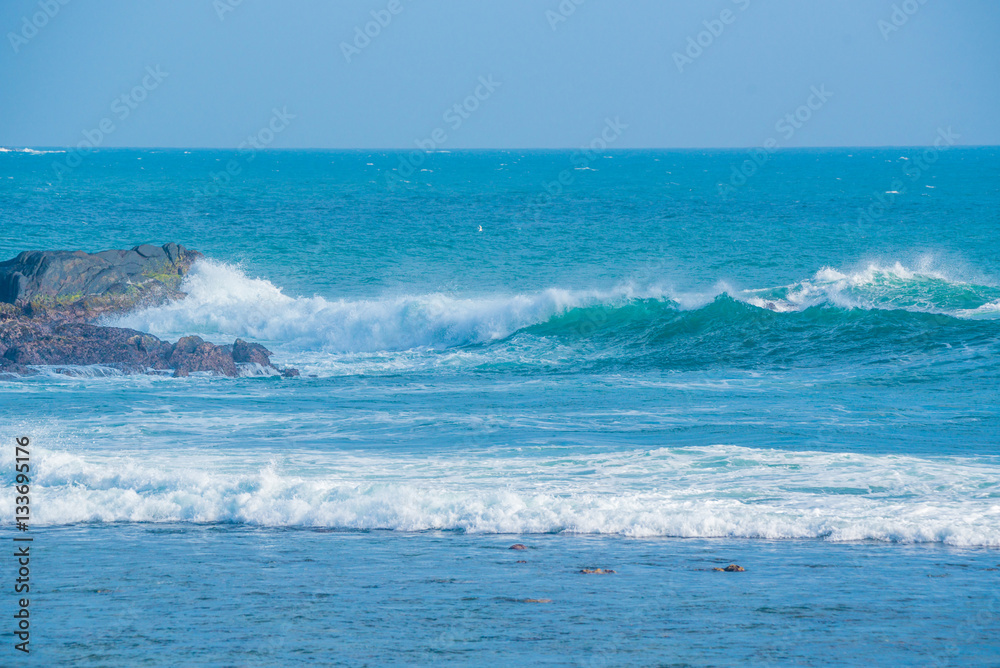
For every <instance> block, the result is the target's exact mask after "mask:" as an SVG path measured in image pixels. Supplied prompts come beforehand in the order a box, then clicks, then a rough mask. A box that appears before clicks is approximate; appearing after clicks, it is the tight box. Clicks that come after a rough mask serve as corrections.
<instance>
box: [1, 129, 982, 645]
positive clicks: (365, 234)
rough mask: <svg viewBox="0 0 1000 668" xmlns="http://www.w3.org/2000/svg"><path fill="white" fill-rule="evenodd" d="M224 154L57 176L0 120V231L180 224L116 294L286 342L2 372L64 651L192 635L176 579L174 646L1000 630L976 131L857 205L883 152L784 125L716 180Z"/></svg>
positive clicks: (199, 322)
mask: <svg viewBox="0 0 1000 668" xmlns="http://www.w3.org/2000/svg"><path fill="white" fill-rule="evenodd" d="M231 157H233V156H232V155H231V154H229V153H224V152H214V151H193V152H183V151H124V150H123V151H100V152H95V153H94V154H92V155H91V156H88V158H87V159H86V161H85V162H84V164H83V165H82V166H81V167H79V168H78V169H76V170H75V171H74V172H72V173H71V174H70V175H68V176H66V177H65V178H64V179H63V180H62V181H59V180H57V179H56V178H55V176H54V175H53V173H52V169H51V164H50V163H51V159H52V156H51V155H49V154H46V153H25V152H4V153H0V219H2V220H3V221H4V222H3V225H2V227H0V250H2V251H3V252H2V253H0V255H2V256H3V257H5V258H6V257H11V256H13V255H14V254H16V253H17V252H19V251H21V250H27V249H34V248H73V249H75V248H82V249H85V250H90V251H96V250H101V249H105V248H112V247H127V246H132V245H136V244H139V243H144V242H155V243H164V242H166V241H177V242H180V243H184V244H185V245H187V246H189V247H193V248H197V249H199V250H201V251H202V252H204V253H205V254H206V260H204V261H203V262H201V263H199V264H198V265H196V266H195V268H194V270H193V271H192V272H191V274H190V275H189V276H188V277H187V278H186V280H185V284H184V289H185V290H186V291H187V292H188V297H187V299H185V300H184V301H182V302H177V303H174V304H170V305H167V306H161V307H157V308H151V309H146V310H142V311H137V312H133V313H130V314H126V315H125V316H122V317H120V318H118V319H116V320H115V321H113V322H111V323H109V324H117V325H121V326H127V327H134V328H137V329H141V330H144V331H148V332H151V333H153V334H155V335H157V336H160V337H162V338H168V339H174V338H176V337H179V336H181V335H186V334H199V335H201V336H203V337H204V338H206V339H209V340H213V341H219V342H225V341H231V340H233V339H234V338H236V337H242V338H249V339H253V340H256V341H260V342H262V343H264V344H265V345H267V346H268V347H269V348H270V349H271V350H273V351H274V352H275V359H276V360H277V361H279V362H280V363H282V364H288V365H291V366H295V367H297V368H299V369H300V370H301V371H302V372H303V377H302V378H299V379H295V380H289V379H280V378H239V379H223V378H205V377H190V378H184V379H174V378H166V377H162V376H153V375H150V376H141V375H140V376H125V375H122V374H120V373H117V372H116V371H115V370H113V369H102V368H93V367H90V368H76V369H63V370H52V369H47V370H43V373H41V374H40V375H38V376H35V377H31V378H12V377H6V378H2V379H0V394H2V397H3V402H4V407H5V410H4V415H3V419H2V423H0V432H2V434H3V437H4V439H5V440H6V442H10V441H11V439H12V438H13V436H14V435H23V434H28V435H30V436H31V437H32V440H33V443H34V444H35V448H34V451H33V455H32V456H33V467H34V469H35V480H34V484H33V488H34V490H33V494H34V498H33V504H34V512H35V518H34V519H35V523H36V526H37V528H36V529H34V530H35V531H37V536H38V540H39V541H41V542H42V543H41V546H40V549H41V551H42V554H43V555H44V558H43V559H42V560H41V565H39V569H49V570H48V571H47V572H48V573H50V574H51V575H50V576H49V577H50V579H49V580H48V581H46V583H45V584H44V585H40V586H41V587H42V589H41V590H40V593H39V597H40V599H41V600H44V601H45V602H46V606H47V609H50V610H51V613H49V612H46V613H44V614H47V615H50V616H49V617H48V618H47V620H46V621H40V622H39V625H40V626H39V628H44V629H46V630H45V632H44V633H46V634H48V635H47V636H46V638H47V639H45V640H44V642H42V641H40V645H42V644H44V645H45V649H44V651H45V652H47V653H48V656H49V657H51V658H52V660H53V661H55V660H59V661H69V660H73V661H76V662H78V663H79V664H81V665H87V664H88V662H89V663H90V664H93V665H101V664H103V663H105V662H107V661H111V660H113V659H118V660H123V661H125V662H126V663H132V662H134V661H135V660H136V659H137V657H141V656H147V655H148V653H147V652H146V650H148V648H149V647H150V646H151V643H152V644H156V643H161V642H162V643H168V644H176V643H179V642H181V638H182V637H187V636H186V635H185V634H186V633H188V631H186V630H185V629H187V628H189V627H187V626H185V624H187V622H183V621H182V620H181V619H180V618H178V617H176V616H175V615H174V614H173V613H167V612H165V610H166V609H167V608H166V607H165V606H167V605H168V604H167V603H166V602H168V601H181V600H185V599H189V598H191V597H194V598H195V599H197V600H198V601H200V603H199V604H198V606H197V612H195V613H193V614H195V616H199V618H205V619H208V618H212V619H215V620H217V623H218V627H217V628H218V629H224V630H226V632H225V634H224V635H223V636H220V635H219V634H218V633H213V632H212V631H209V630H207V629H205V628H202V629H200V630H197V631H195V632H194V633H195V637H196V638H201V639H202V640H203V641H204V642H201V643H200V648H199V649H194V648H189V649H187V650H185V651H187V652H190V653H189V654H181V655H178V656H181V657H186V658H187V660H188V661H190V662H193V663H195V664H197V663H199V662H208V661H209V659H210V658H214V659H215V660H217V661H220V662H221V663H238V664H247V663H251V664H252V663H254V662H258V663H261V664H268V663H271V662H272V661H273V660H274V658H275V657H276V656H278V655H279V654H280V653H281V652H286V651H289V652H294V656H295V657H296V658H297V660H300V661H315V662H317V663H323V662H327V661H329V660H330V658H331V657H340V658H342V659H343V660H344V661H345V662H346V663H352V664H356V663H360V662H364V661H369V662H372V663H380V662H383V661H396V662H402V663H433V662H435V661H439V660H443V659H450V660H453V661H456V662H460V663H468V664H476V663H495V662H496V661H497V660H499V658H501V657H510V658H517V659H519V660H522V661H530V660H532V659H535V660H540V661H544V662H548V663H554V664H559V663H565V662H577V663H579V662H586V661H594V662H597V665H604V664H607V665H619V664H622V663H656V662H667V663H670V662H671V661H674V662H679V663H685V662H687V663H694V664H700V663H728V662H732V661H737V660H742V661H751V662H754V663H765V664H766V663H768V662H773V663H778V664H785V663H793V664H805V665H810V664H814V663H815V664H818V663H823V662H824V661H830V660H833V661H835V662H836V661H837V660H840V659H842V660H843V661H844V662H847V663H857V662H863V661H865V660H870V659H880V660H881V661H882V662H887V663H902V662H916V663H933V662H934V661H935V660H938V661H940V662H942V663H943V664H948V663H952V662H961V661H965V662H971V663H976V662H978V663H984V664H989V663H991V662H995V661H996V660H998V657H1000V647H998V645H997V642H996V638H997V637H1000V636H998V633H997V631H998V630H1000V628H998V615H1000V602H998V601H997V596H996V592H997V591H1000V586H998V585H1000V579H998V575H1000V571H995V570H989V569H990V568H995V567H996V564H997V562H1000V553H998V552H997V548H998V547H1000V458H998V448H997V446H998V444H1000V408H998V406H1000V392H998V389H1000V382H998V371H1000V363H998V352H1000V261H998V258H1000V236H998V233H997V230H998V229H1000V225H998V223H1000V216H998V213H997V211H998V208H997V204H998V195H1000V193H998V183H1000V180H998V179H997V176H998V175H1000V158H998V156H997V155H996V152H995V150H994V149H958V148H954V149H949V150H948V151H946V152H944V153H942V154H941V155H940V159H939V160H938V161H937V162H936V163H935V164H934V166H933V167H932V168H931V169H928V170H925V171H923V172H922V173H921V174H920V175H919V179H917V180H914V181H912V182H911V183H909V184H908V185H909V187H908V189H907V191H906V192H905V193H898V194H894V195H893V196H892V197H891V198H888V199H886V197H882V201H883V202H888V206H883V207H881V208H878V209H877V211H878V212H879V213H878V215H875V216H866V215H861V212H862V211H865V210H868V211H872V210H873V209H872V208H871V207H872V204H873V202H876V201H879V196H880V195H885V190H887V189H888V185H887V184H889V183H891V182H892V181H893V179H894V178H896V177H898V176H899V175H900V174H905V172H904V169H905V160H904V159H905V158H906V157H907V150H906V149H894V150H892V151H886V150H870V149H865V150H861V149H852V150H837V151H787V152H781V153H778V154H776V155H775V156H774V157H773V160H772V161H770V162H769V164H768V166H767V169H764V170H761V172H760V173H759V174H757V175H755V177H753V178H752V179H750V181H749V182H748V183H747V184H746V185H745V186H743V187H742V188H739V189H737V190H736V191H735V192H732V193H728V194H726V195H725V196H724V195H722V194H720V191H719V188H718V184H719V183H720V182H726V181H727V180H728V174H729V173H730V171H731V167H732V165H733V164H738V162H739V161H740V160H741V159H742V155H741V154H740V153H737V152H715V153H701V152H615V153H611V154H608V155H607V156H604V157H601V158H599V159H598V160H595V161H594V162H593V163H592V165H591V166H592V167H593V169H591V170H587V171H578V170H572V164H573V163H572V156H571V154H570V153H568V152H551V151H550V152H544V151H541V152H527V153H517V152H457V153H447V154H445V153H438V154H432V155H429V156H428V157H427V161H426V165H425V168H426V170H427V171H421V172H418V173H417V175H415V176H413V177H412V178H410V179H408V180H404V181H400V180H398V179H395V178H387V174H392V173H393V170H394V169H397V168H398V165H399V159H400V158H399V156H398V155H395V154H390V153H366V152H320V151H315V152H268V153H261V154H257V155H256V156H255V157H254V158H253V160H252V161H250V160H246V157H247V156H239V155H237V157H238V158H240V159H243V160H244V161H245V163H246V164H245V167H246V169H245V170H244V172H243V173H242V174H241V177H240V179H238V180H235V181H233V182H230V183H228V184H216V183H215V182H214V181H213V178H212V173H213V172H217V171H218V169H219V167H218V164H219V163H220V161H222V162H224V161H225V160H228V159H230V158H231ZM566 168H570V169H571V171H573V172H574V179H573V182H572V183H571V184H570V185H569V186H567V187H565V188H564V192H562V193H561V194H559V195H558V196H550V195H548V193H547V190H546V186H545V184H546V183H551V182H552V181H553V180H554V179H556V178H557V177H558V174H559V172H560V171H561V170H563V169H566ZM480 228H482V229H481V230H480ZM0 467H2V469H3V470H4V472H5V475H7V474H10V473H12V471H13V450H12V449H4V450H3V452H2V455H0ZM8 477H9V476H8ZM5 494H6V496H5V497H4V499H5V500H4V501H3V508H2V509H0V516H2V517H4V520H5V524H6V526H10V520H11V518H12V513H11V509H12V503H11V499H10V492H9V490H8V491H7V492H5ZM6 531H7V530H6V529H5V534H6ZM513 542H522V543H526V544H528V545H529V547H530V548H531V549H530V550H529V551H527V552H526V553H523V555H522V556H521V557H518V556H517V555H518V553H516V552H510V551H506V547H507V545H509V544H510V543H513ZM186 551H187V552H186ZM94 553H100V554H102V555H104V556H102V557H100V558H95V559H94V560H93V562H92V563H93V566H92V567H91V568H90V570H89V571H88V570H84V569H83V568H82V567H81V566H80V565H81V564H82V563H84V562H86V560H87V559H88V558H90V557H88V555H92V554H94ZM185 553H189V554H190V555H191V559H190V560H189V562H188V561H185V559H183V558H182V557H181V556H180V555H182V554H185ZM520 558H523V559H524V560H525V561H527V564H517V563H516V561H517V560H518V559H520ZM730 561H739V562H740V563H741V564H742V565H744V566H746V567H747V572H745V573H717V572H715V571H712V570H711V568H713V567H716V566H719V565H725V563H729V562H730ZM744 562H745V563H744ZM589 566H604V567H608V568H614V569H615V570H617V571H618V573H616V574H615V575H611V576H594V575H581V574H580V573H579V572H578V571H579V570H580V569H581V568H585V567H589ZM219 569H222V573H223V574H222V575H221V576H219V577H215V578H214V579H213V578H210V577H208V576H209V574H213V575H214V574H217V573H219ZM705 569H707V570H705ZM248 573H250V574H253V575H251V576H250V578H249V579H248V580H247V581H244V580H243V578H244V576H245V575H246V574H248ZM202 575H204V576H206V577H205V578H204V579H213V581H212V582H210V583H206V582H204V581H203V578H202ZM102 578H103V579H104V580H107V582H106V584H103V585H102V584H96V582H97V581H98V580H102ZM255 578H257V580H259V585H257V584H255V585H253V586H251V585H250V584H249V583H250V582H256V581H257V580H255ZM104 580H102V582H103V581H104ZM248 587H249V589H248ZM255 587H256V588H255ZM98 590H101V591H102V592H103V591H104V590H107V592H105V593H102V594H97V593H94V592H97V591H98ZM250 590H253V591H250ZM153 591H155V592H156V595H155V597H154V596H153V595H152V593H150V592H153ZM144 592H145V593H144ZM255 597H256V598H255ZM268 597H270V598H268ZM258 599H260V600H259V601H258ZM273 599H277V600H281V601H285V602H287V603H288V605H289V606H291V610H290V612H289V615H288V616H286V615H283V614H276V613H274V612H273V611H272V612H267V613H265V612H262V610H263V608H261V610H258V606H259V605H264V602H268V604H270V603H273ZM524 599H551V601H552V602H551V603H544V604H542V603H525V602H524ZM74 606H82V607H81V608H80V609H87V610H92V611H94V613H95V615H96V617H95V620H94V621H84V620H83V619H82V618H81V617H80V616H79V615H76V613H71V610H73V609H75V607H74ZM100 610H113V611H116V612H114V614H115V615H118V617H117V618H118V619H120V620H123V621H121V624H119V626H118V627H115V628H116V629H117V630H114V629H111V628H110V627H108V626H107V625H106V624H104V625H102V623H101V622H99V621H96V620H97V619H98V618H99V615H97V612H98V611H100ZM129 610H131V611H132V612H131V613H129V612H128V611H129ZM122 611H125V612H122ZM39 615H40V616H42V615H43V613H39ZM122 615H124V617H122ZM236 620H239V622H237V621H236ZM970 620H973V621H970ZM237 626H239V628H240V631H239V632H237V631H236V628H237ZM331 628H333V629H337V631H336V632H330V631H329V629H331ZM595 629H600V630H601V631H600V632H599V633H597V632H595ZM723 629H724V630H723ZM789 629H791V630H793V631H794V633H789ZM240 633H243V634H245V635H246V636H247V637H253V638H256V639H257V641H258V642H257V644H254V643H250V644H249V645H248V644H247V643H246V642H244V641H240V640H239V638H241V637H242V636H241V635H240ZM109 634H111V635H109ZM223 637H224V638H225V640H223ZM388 637H391V638H395V639H396V640H395V644H394V645H393V646H391V647H388V646H386V645H385V642H384V639H385V638H388ZM796 637H797V638H799V639H800V640H802V641H800V642H791V640H790V639H791V638H796ZM282 638H284V639H282ZM290 639H291V640H290ZM185 642H186V641H185ZM261 643H263V645H262V646H260V647H258V646H257V645H260V644H261ZM196 644H199V643H196ZM251 645H252V647H251ZM570 656H572V657H574V659H572V660H570V659H569V658H568V657H570ZM164 662H165V663H169V662H168V661H166V658H164Z"/></svg>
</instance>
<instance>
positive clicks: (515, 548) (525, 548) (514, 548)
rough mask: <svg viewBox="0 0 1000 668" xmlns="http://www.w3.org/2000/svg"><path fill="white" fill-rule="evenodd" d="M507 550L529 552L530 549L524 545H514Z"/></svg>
mask: <svg viewBox="0 0 1000 668" xmlns="http://www.w3.org/2000/svg"><path fill="white" fill-rule="evenodd" d="M507 549H508V550H527V549H528V547H527V546H526V545H522V544H521V543H514V544H513V545H511V546H510V547H508V548H507Z"/></svg>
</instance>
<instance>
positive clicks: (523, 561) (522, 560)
mask: <svg viewBox="0 0 1000 668" xmlns="http://www.w3.org/2000/svg"><path fill="white" fill-rule="evenodd" d="M514 563H515V564H526V563H528V562H527V561H525V560H524V559H518V560H517V561H515V562H514ZM986 570H990V569H988V568H987V569H986Z"/></svg>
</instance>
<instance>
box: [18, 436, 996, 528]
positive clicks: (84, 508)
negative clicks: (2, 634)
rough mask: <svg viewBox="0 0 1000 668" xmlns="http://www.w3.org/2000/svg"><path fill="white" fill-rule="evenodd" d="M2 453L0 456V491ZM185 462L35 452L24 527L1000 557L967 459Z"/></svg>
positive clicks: (982, 466) (734, 456)
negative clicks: (473, 537)
mask: <svg viewBox="0 0 1000 668" xmlns="http://www.w3.org/2000/svg"><path fill="white" fill-rule="evenodd" d="M12 452H13V451H12V449H10V450H4V452H3V455H2V457H0V467H2V469H3V472H4V475H5V476H6V477H8V478H10V477H11V476H12V475H13V454H12ZM182 454H183V456H179V457H174V458H173V459H166V458H159V459H158V458H157V455H156V453H152V454H150V453H146V454H143V455H142V458H141V462H140V461H136V460H135V459H131V458H128V457H122V456H119V455H114V456H109V455H101V454H98V453H96V452H89V453H87V454H86V455H85V456H81V455H78V454H71V453H68V452H60V451H52V450H46V449H42V448H38V447H35V448H34V449H33V453H32V470H33V482H32V493H33V497H32V516H33V522H34V523H35V524H36V525H54V524H70V523H79V522H236V523H246V524H252V525H261V526H306V527H328V528H335V529H388V530H397V531H422V530H432V529H436V530H462V531H468V532H474V533H543V532H564V531H565V532H573V533H593V534H620V535H626V536H637V537H643V536H683V537H724V536H725V537H747V538H769V539H780V538H821V539H825V540H830V541H851V540H867V539H870V540H880V541H891V542H937V543H946V544H950V545H958V546H993V547H997V546H1000V466H998V465H995V464H992V463H989V462H987V463H984V462H982V461H975V460H970V459H961V458H947V459H934V460H930V459H920V458H916V457H907V456H866V455H857V454H827V453H818V452H788V451H779V450H756V449H749V448H742V447H736V446H721V445H720V446H712V447H702V448H685V449H667V448H662V449H654V450H634V451H628V452H618V453H603V454H586V455H584V454H579V453H575V454H572V455H566V454H562V455H560V453H558V452H555V453H552V454H551V455H540V454H538V453H534V454H532V456H523V455H517V454H514V453H509V452H508V453H490V454H485V455H476V454H470V453H463V454H461V455H456V456H453V457H444V456H412V457H406V456H395V455H393V456H389V455H385V456H382V455H375V454H361V455H358V454H347V453H342V454H337V455H335V456H334V455H328V456H323V455H321V454H319V453H309V455H308V459H307V457H306V455H302V457H301V459H302V461H296V456H295V454H294V453H293V454H287V455H285V456H283V458H282V460H281V462H280V463H277V462H273V461H272V462H267V461H262V460H259V456H258V461H254V457H255V455H253V454H246V455H245V456H240V455H238V454H237V453H232V454H231V455H229V456H220V455H214V457H215V458H214V459H212V458H209V457H207V456H205V455H204V454H199V453H198V451H193V452H187V451H186V452H184V453H182ZM498 455H501V456H498ZM178 462H183V466H180V465H179V464H178ZM234 466H236V467H240V468H238V469H236V471H237V472H234ZM241 469H242V472H239V471H240V470H241ZM12 494H13V490H12V489H11V488H10V486H7V487H6V488H5V489H4V490H3V492H2V494H0V497H2V510H0V513H2V517H3V521H5V522H8V521H11V520H12V515H11V511H12V509H13V507H14V504H13V499H12Z"/></svg>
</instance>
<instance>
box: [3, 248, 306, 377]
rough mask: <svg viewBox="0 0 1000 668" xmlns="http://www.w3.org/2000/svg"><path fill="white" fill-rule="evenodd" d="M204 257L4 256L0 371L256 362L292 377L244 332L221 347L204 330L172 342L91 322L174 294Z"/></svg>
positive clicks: (135, 369) (223, 371)
mask: <svg viewBox="0 0 1000 668" xmlns="http://www.w3.org/2000/svg"><path fill="white" fill-rule="evenodd" d="M200 257H202V255H201V253H198V252H197V251H192V250H188V249H186V248H184V247H183V246H180V245H178V244H174V243H169V244H165V245H163V246H153V245H149V244H144V245H142V246H136V247H135V248H133V249H131V250H111V251H103V252H101V253H93V254H91V253H84V252H83V251H72V252H71V251H26V252H24V253H21V254H19V255H18V256H17V257H15V258H14V259H12V260H8V261H6V262H0V373H5V374H11V373H12V374H18V375H26V374H30V373H33V371H32V369H31V368H30V367H32V366H41V365H50V366H88V365H101V366H109V367H112V368H116V369H118V370H120V371H124V372H126V373H144V372H148V371H159V370H169V369H173V370H174V375H175V376H177V377H184V376H187V375H189V374H191V373H194V372H208V373H213V374H218V375H223V376H236V375H239V367H238V365H240V364H256V365H259V366H260V367H262V368H264V369H271V370H273V371H276V372H280V373H281V375H282V376H285V377H289V378H291V377H295V376H298V375H299V372H298V371H297V370H296V369H278V368H277V367H275V366H274V365H273V364H271V360H270V355H271V352H270V351H269V350H268V349H267V348H265V347H264V346H262V345H260V344H257V343H250V342H247V341H244V340H242V339H237V340H236V342H235V343H234V344H233V345H231V346H217V345H215V344H213V343H209V342H207V341H204V340H203V339H201V338H199V337H197V336H186V337H183V338H181V339H180V340H179V341H178V342H177V343H175V344H170V343H168V342H166V341H162V340H161V339H158V338H157V337H155V336H152V335H150V334H145V333H143V332H138V331H136V330H134V329H127V328H122V327H105V326H100V325H96V324H92V321H94V320H95V319H96V318H98V317H100V316H105V315H109V314H112V313H117V312H123V311H126V310H128V309H130V308H135V307H137V306H147V305H153V304H158V303H163V302H165V301H169V300H173V299H183V298H184V296H185V295H184V293H183V292H180V291H179V289H178V288H179V286H180V282H181V280H182V279H183V277H184V275H185V274H186V273H187V272H188V270H189V269H190V267H191V265H192V263H193V262H194V261H195V260H197V259H198V258H200Z"/></svg>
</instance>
